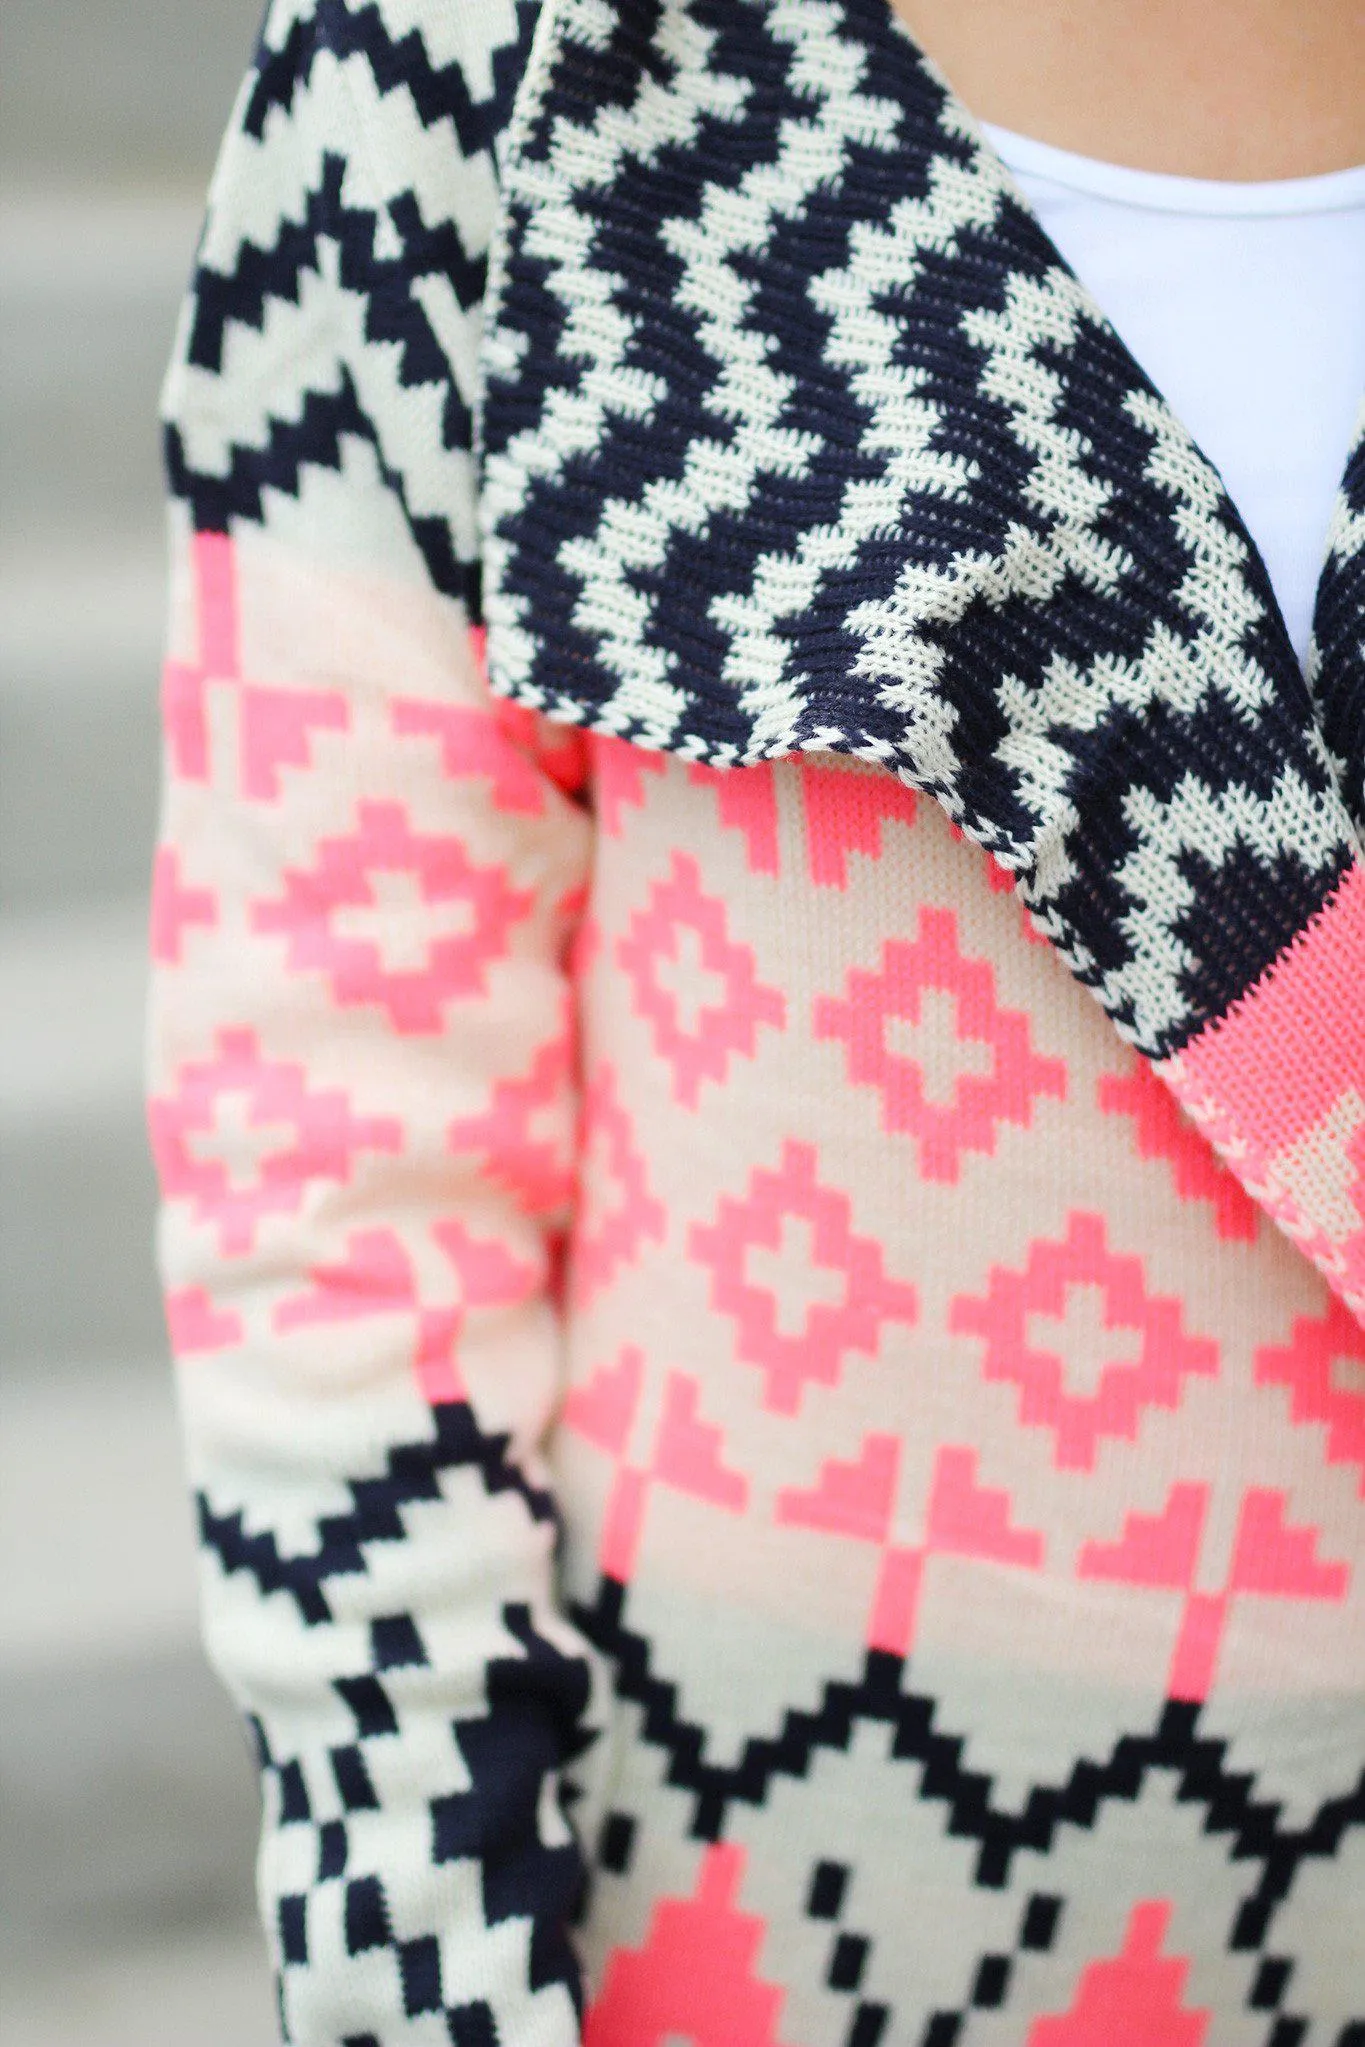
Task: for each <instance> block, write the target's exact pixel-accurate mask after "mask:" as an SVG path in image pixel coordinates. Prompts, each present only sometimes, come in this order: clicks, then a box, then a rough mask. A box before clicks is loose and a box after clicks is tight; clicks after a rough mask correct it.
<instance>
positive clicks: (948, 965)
mask: <svg viewBox="0 0 1365 2047" xmlns="http://www.w3.org/2000/svg"><path fill="white" fill-rule="evenodd" d="M928 989H940V990H941V991H942V992H943V993H944V994H945V995H948V996H950V997H951V998H952V1000H953V1003H954V1005H955V1013H956V1030H957V1037H958V1039H959V1041H961V1042H967V1041H974V1042H975V1043H977V1044H980V1045H984V1046H985V1047H987V1048H988V1050H989V1052H990V1056H991V1070H990V1072H989V1074H977V1073H970V1072H963V1073H961V1074H959V1076H958V1077H957V1080H956V1082H955V1084H954V1086H953V1091H952V1099H951V1100H950V1101H949V1102H947V1103H942V1102H938V1101H935V1100H933V1099H931V1097H930V1094H929V1092H928V1089H927V1088H926V1084H925V1073H924V1068H923V1066H922V1065H921V1064H920V1062H919V1061H918V1060H916V1059H914V1058H909V1057H906V1056H905V1055H903V1054H902V1053H899V1052H895V1051H892V1050H891V1049H890V1048H889V1047H888V1045H887V1042H886V1040H887V1028H888V1023H889V1021H890V1020H891V1019H892V1018H897V1017H899V1018H904V1019H905V1020H906V1021H907V1022H909V1023H911V1024H918V1023H919V1022H920V1021H921V1005H922V1001H923V997H924V994H925V992H926V990H928ZM815 1033H816V1036H817V1037H821V1038H840V1039H842V1040H843V1042H844V1045H845V1047H846V1054H847V1064H848V1076H849V1079H850V1080H851V1081H852V1082H853V1083H854V1084H855V1085H856V1086H858V1087H874V1088H876V1089H878V1090H879V1092H880V1094H881V1097H882V1115H883V1121H884V1123H885V1126H886V1128H887V1129H888V1130H895V1131H904V1132H905V1133H906V1134H907V1135H908V1136H910V1137H912V1138H914V1140H915V1141H916V1143H917V1145H918V1147H919V1163H920V1171H921V1173H922V1174H923V1176H924V1178H925V1179H926V1180H945V1181H950V1182H951V1181H956V1180H957V1179H958V1177H959V1175H960V1173H961V1170H962V1158H963V1154H964V1153H966V1152H980V1153H987V1154H989V1153H992V1152H994V1150H995V1145H996V1133H997V1130H998V1129H999V1126H1000V1125H1001V1124H1002V1123H1013V1124H1017V1125H1019V1126H1021V1127H1022V1128H1025V1129H1027V1128H1028V1126H1029V1125H1030V1124H1031V1122H1032V1120H1033V1104H1034V1102H1035V1100H1037V1098H1038V1097H1039V1096H1050V1097H1052V1098H1053V1099H1054V1100H1057V1101H1061V1100H1063V1099H1064V1098H1065V1096H1066V1083H1067V1074H1066V1063H1065V1061H1064V1060H1061V1059H1048V1058H1043V1057H1040V1055H1039V1054H1038V1053H1036V1052H1035V1051H1034V1050H1033V1045H1032V1037H1031V1032H1030V1028H1029V1020H1028V1018H1027V1016H1025V1015H1024V1013H1023V1012H1022V1011H1021V1010H1014V1009H1001V1008H1000V1006H999V1004H998V1003H997V1002H996V999H995V974H994V971H993V970H992V968H991V965H990V963H989V961H987V960H983V959H969V958H966V957H965V956H964V955H963V953H962V952H961V951H960V950H959V948H958V942H957V918H956V916H955V915H954V913H953V912H952V911H951V910H946V909H937V908H927V907H926V908H921V910H920V914H919V935H918V937H917V938H916V939H915V940H914V942H913V943H907V942H906V941H905V940H903V939H896V938H890V939H888V940H887V941H886V943H885V945H884V946H883V948H882V967H881V972H880V973H875V974H874V973H869V972H868V971H866V969H864V968H862V967H854V968H852V969H851V970H850V972H849V975H848V981H847V994H846V996H845V997H844V998H843V999H842V1000H841V999H839V998H837V997H835V996H830V995H825V996H821V997H820V999H819V1000H818V1001H817V1003H816V1006H815Z"/></svg>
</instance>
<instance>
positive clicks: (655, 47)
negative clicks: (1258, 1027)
mask: <svg viewBox="0 0 1365 2047" xmlns="http://www.w3.org/2000/svg"><path fill="white" fill-rule="evenodd" d="M502 171H503V179H504V197H503V216H502V222H501V227H500V234H499V238H498V240H497V242H496V244H495V250H494V259H493V271H492V276H491V281H490V293H489V301H488V314H487V335H486V344H485V356H484V409H483V417H482V449H481V453H482V463H483V470H482V474H483V503H482V520H483V529H484V542H485V557H484V562H485V606H486V614H487V620H488V626H489V657H490V670H491V674H492V680H493V685H494V687H495V688H496V689H498V690H500V691H502V692H504V693H506V694H509V695H512V696H515V697H518V698H520V699H521V700H522V701H523V702H526V703H528V704H532V705H534V706H536V707H537V708H539V709H542V710H544V711H546V712H547V713H549V714H550V715H551V716H553V717H557V718H562V719H569V720H573V721H576V722H582V723H586V724H589V725H591V726H594V727H596V728H597V729H600V730H603V731H608V732H614V733H618V734H622V735H625V736H627V737H630V738H633V739H636V740H638V741H639V742H640V743H642V744H644V745H646V746H651V747H657V748H663V749H668V750H671V751H674V752H677V753H680V754H682V755H684V756H686V757H687V758H689V759H707V760H710V761H713V762H715V763H718V764H720V765H730V764H735V763H740V762H746V761H753V760H757V759H761V758H770V757H774V756H777V755H782V754H790V753H793V752H796V751H800V750H804V749H833V750H843V751H848V752H851V753H855V754H858V755H861V756H863V757H865V758H867V759H871V760H874V761H878V762H880V763H882V764H884V765H885V766H886V767H887V768H888V769H890V770H892V771H893V772H895V773H897V774H898V775H900V776H901V777H902V778H903V779H905V780H907V781H910V782H912V783H913V784H914V785H915V786H917V787H919V788H921V789H924V790H926V791H928V792H930V793H932V794H933V795H934V796H936V797H937V798H938V799H939V800H940V802H942V804H943V805H944V807H945V809H946V810H947V811H948V813H949V814H950V816H951V817H953V819H954V820H955V821H956V822H958V823H959V824H960V825H961V826H962V828H963V829H964V830H965V831H966V832H967V833H968V834H969V835H970V836H971V837H973V838H975V839H977V840H978V841H980V842H981V843H982V844H983V845H985V846H987V847H988V848H989V849H990V850H991V851H992V852H993V853H994V854H995V855H996V856H997V858H999V859H1000V860H1001V861H1002V862H1003V863H1004V864H1005V865H1007V866H1008V867H1010V868H1012V869H1013V870H1014V871H1015V872H1016V875H1017V877H1018V881H1019V887H1020V891H1021V894H1022V895H1023V896H1024V898H1025V900H1026V901H1027V902H1028V903H1029V905H1030V906H1031V908H1032V909H1033V910H1034V912H1035V914H1036V916H1037V918H1038V921H1039V923H1040V925H1041V927H1042V928H1043V929H1044V930H1045V931H1046V932H1047V934H1048V935H1049V936H1050V937H1051V939H1052V940H1053V942H1054V943H1055V944H1056V945H1057V947H1058V949H1059V950H1060V951H1061V952H1062V954H1063V955H1064V957H1065V958H1066V959H1067V961H1068V963H1069V965H1070V966H1071V968H1072V970H1073V972H1075V973H1076V974H1077V976H1078V977H1079V978H1080V979H1081V980H1082V981H1083V982H1085V983H1086V984H1087V985H1089V986H1091V987H1092V988H1093V989H1094V990H1095V992H1096V994H1097V995H1098V996H1099V999H1100V1000H1101V1001H1102V1002H1103V1003H1104V1005H1105V1007H1106V1009H1107V1010H1108V1011H1109V1013H1110V1015H1111V1017H1112V1018H1113V1020H1114V1022H1115V1024H1116V1026H1117V1027H1118V1028H1119V1029H1120V1031H1121V1032H1122V1033H1123V1034H1124V1035H1125V1036H1126V1037H1127V1038H1129V1039H1130V1040H1131V1041H1132V1042H1134V1043H1135V1044H1136V1045H1137V1046H1138V1047H1139V1048H1140V1049H1141V1050H1143V1051H1144V1052H1146V1053H1148V1054H1149V1055H1150V1056H1152V1057H1155V1058H1164V1057H1167V1056H1169V1055H1171V1054H1173V1053H1176V1052H1179V1051H1180V1050H1181V1048H1182V1047H1184V1046H1186V1045H1188V1044H1189V1043H1190V1042H1191V1041H1192V1040H1193V1039H1194V1038H1195V1036H1196V1035H1197V1034H1198V1033H1199V1032H1200V1031H1201V1030H1203V1029H1204V1028H1205V1027H1206V1026H1207V1025H1209V1024H1210V1022H1211V1021H1213V1020H1216V1019H1218V1018H1219V1017H1221V1016H1222V1015H1224V1014H1225V1013H1226V1012H1227V1010H1228V1009H1229V1007H1230V1006H1231V1005H1232V1004H1233V1003H1234V1002H1235V1001H1236V1000H1237V999H1238V998H1239V997H1240V996H1241V995H1242V994H1243V993H1244V992H1245V991H1246V990H1248V989H1249V988H1251V987H1252V986H1253V985H1254V984H1255V983H1256V982H1257V980H1258V978H1259V977H1260V976H1261V975H1262V974H1263V973H1264V972H1265V971H1266V970H1267V969H1268V968H1269V967H1270V966H1271V964H1272V963H1273V962H1274V961H1275V960H1276V959H1277V958H1278V957H1279V956H1280V954H1281V953H1282V952H1283V951H1284V949H1285V948H1286V947H1287V946H1288V945H1289V944H1290V943H1291V941H1292V940H1293V938H1294V936H1295V934H1296V933H1298V932H1299V931H1301V930H1302V929H1303V928H1304V927H1305V926H1306V925H1307V924H1308V923H1309V922H1310V920H1311V919H1312V918H1313V917H1314V916H1315V914H1316V913H1317V912H1318V911H1320V910H1321V908H1322V906H1323V904H1324V903H1326V902H1327V901H1328V900H1329V898H1330V897H1331V896H1332V893H1333V891H1334V889H1336V888H1337V886H1338V884H1339V883H1340V881H1341V878H1342V876H1343V874H1344V873H1345V872H1346V870H1347V869H1348V867H1349V866H1350V864H1351V862H1352V860H1353V859H1354V858H1355V857H1357V854H1358V843H1357V838H1356V831H1355V827H1354V826H1353V823H1352V820H1351V817H1350V816H1349V814H1348V812H1347V809H1346V807H1345V804H1344V803H1343V798H1342V791H1341V788H1340V786H1339V781H1338V776H1337V773H1336V772H1335V770H1334V767H1333V763H1332V760H1331V758H1330V756H1329V753H1328V749H1327V746H1326V744H1325V742H1324V737H1323V732H1322V730H1321V729H1320V725H1319V719H1318V714H1317V712H1316V711H1315V707H1314V702H1313V699H1312V697H1311V695H1310V692H1309V689H1308V686H1307V684H1306V683H1305V681H1304V678H1303V676H1302V675H1301V673H1300V671H1299V668H1298V664H1297V662H1296V660H1295V657H1294V654H1293V650H1292V648H1291V646H1290V644H1289V641H1288V637H1287V635H1286V633H1285V629H1284V625H1283V622H1282V620H1281V618H1280V616H1279V613H1278V609H1277V607H1276V605H1275V602H1274V599H1273V597H1272V595H1271V592H1270V588H1269V584H1268V581H1267V578H1266V575H1265V571H1264V567H1263V565H1262V564H1261V562H1260V559H1259V557H1258V556H1257V554H1256V551H1255V549H1254V547H1253V546H1252V544H1251V542H1250V540H1249V538H1248V536H1247V534H1246V531H1245V529H1244V527H1243V525H1242V523H1241V521H1240V519H1239V518H1238V515H1237V513H1236V511H1235V509H1234V508H1233V506H1232V505H1231V503H1230V502H1229V500H1228V497H1227V495H1226V492H1225V491H1224V490H1223V487H1222V485H1221V483H1220V481H1219V478H1218V476H1217V474H1216V472H1215V471H1214V470H1213V469H1212V468H1211V466H1210V465H1209V464H1208V463H1207V462H1206V461H1205V460H1204V458H1203V457H1202V456H1201V455H1200V453H1199V452H1198V450H1197V449H1196V448H1195V447H1194V445H1193V443H1192V442H1191V440H1190V438H1189V436H1188V434H1187V433H1186V432H1185V430H1184V429H1183V428H1182V426H1181V425H1180V423H1179V422H1178V420H1177V419H1176V418H1175V417H1174V416H1173V414H1172V413H1171V411H1170V409H1169V408H1168V407H1167V406H1166V405H1165V403H1164V402H1163V400H1162V399H1161V398H1160V396H1159V395H1158V393H1157V392H1156V391H1155V390H1154V389H1153V387H1152V386H1151V384H1150V383H1149V382H1148V380H1147V379H1146V377H1145V376H1144V375H1143V373H1142V371H1141V370H1140V369H1139V368H1138V366H1137V365H1136V364H1135V363H1134V361H1133V360H1132V358H1131V356H1130V355H1129V354H1128V353H1127V351H1126V349H1125V348H1124V347H1123V344H1122V343H1121V342H1120V341H1119V339H1118V337H1117V336H1116V334H1115V333H1114V331H1113V329H1112V328H1111V327H1110V326H1109V325H1108V323H1107V322H1106V321H1105V319H1104V318H1103V316H1102V315H1101V314H1100V312H1099V311H1098V309H1097V308H1096V307H1095V305H1094V304H1093V302H1092V301H1091V300H1090V299H1089V298H1088V296H1087V294H1086V293H1085V291H1084V290H1083V288H1082V287H1081V286H1080V285H1079V284H1078V282H1077V281H1076V279H1075V277H1074V276H1073V275H1072V274H1071V272H1070V271H1069V270H1068V269H1067V267H1066V266H1065V264H1064V263H1063V261H1062V259H1061V258H1060V256H1059V255H1058V253H1057V251H1056V249H1055V248H1054V247H1053V245H1052V244H1051V243H1050V242H1049V240H1048V239H1047V237H1046V236H1045V235H1044V234H1043V232H1042V230H1041V228H1040V227H1039V225H1038V223H1037V222H1036V220H1035V219H1034V218H1033V216H1032V215H1031V213H1030V212H1029V210H1028V209H1027V207H1026V206H1025V204H1024V203H1023V201H1022V199H1021V198H1020V197H1019V195H1018V193H1017V191H1016V189H1015V188H1014V186H1013V184H1012V181H1011V180H1010V177H1009V175H1008V173H1007V172H1006V171H1005V169H1004V167H1003V166H1002V165H1001V164H1000V162H999V160H998V158H996V157H995V155H994V153H993V152H992V151H991V150H990V149H989V147H988V146H987V145H986V144H985V142H984V141H983V139H982V138H981V136H980V134H979V131H978V130H977V129H976V127H975V125H974V124H973V122H972V120H971V118H970V117H969V115H968V114H967V113H966V111H965V110H964V108H963V107H962V106H961V105H960V103H959V102H958V101H957V100H956V99H955V98H954V97H953V95H952V94H951V92H949V90H948V89H947V88H946V86H945V85H944V83H943V81H942V79H941V78H940V77H939V76H938V75H937V74H936V73H935V72H934V71H933V69H932V68H931V67H930V66H929V65H928V64H927V63H926V62H925V61H924V60H923V59H922V58H921V57H920V55H919V54H918V52H917V51H916V50H915V47H914V45H913V44H912V43H911V42H910V40H909V39H908V37H907V36H906V35H905V33H904V32H903V30H902V29H901V28H900V27H899V25H898V24H897V23H896V22H895V20H894V18H893V17H892V15H891V13H890V11H889V7H888V5H887V0H547V5H546V7H545V9H544V12H543V14H542V18H541V21H540V24H539V26H538V30H537V36H536V41H535V44H534V46H533V50H532V54H531V58H530V63H529V67H528V71H527V75H526V78H525V80H524V82H523V86H522V91H521V95H520V98H519V101H518V104H517V107H516V110H515V113H514V116H513V120H512V124H511V128H510V130H509V132H508V135H507V138H506V141H505V146H504V153H503V162H502ZM1347 483H1348V490H1350V491H1351V492H1353V495H1352V496H1351V499H1350V506H1349V507H1348V510H1347V512H1345V513H1343V515H1342V517H1341V518H1340V519H1339V520H1338V525H1337V529H1336V537H1335V554H1334V561H1335V562H1336V564H1337V566H1336V568H1335V569H1334V570H1333V571H1332V572H1331V573H1329V575H1328V576H1326V577H1325V578H1324V605H1323V609H1322V611H1321V614H1320V649H1319V655H1318V661H1317V678H1316V679H1317V688H1318V690H1319V693H1320V695H1321V697H1322V700H1323V703H1324V705H1325V707H1326V708H1325V711H1324V716H1325V717H1326V719H1327V721H1328V723H1329V725H1330V727H1331V730H1332V732H1333V733H1334V735H1335V736H1336V738H1337V741H1338V745H1337V751H1338V753H1339V752H1340V750H1341V745H1342V744H1343V743H1347V742H1349V743H1352V744H1354V745H1355V747H1356V749H1357V757H1358V750H1359V741H1360V725H1361V718H1362V709H1361V699H1362V691H1363V690H1365V683H1363V682H1362V666H1361V661H1362V657H1361V652H1360V647H1359V644H1358V643H1359V641H1360V638H1361V633H1360V602H1359V594H1358V592H1359V580H1360V571H1361V568H1362V566H1365V547H1362V544H1361V543H1362V535H1365V505H1363V504H1362V500H1365V457H1362V454H1361V451H1360V450H1359V449H1358V450H1357V454H1356V459H1355V462H1354V464H1353V469H1352V472H1351V473H1350V474H1349V475H1348V479H1347ZM1352 508H1354V509H1352ZM1352 522H1354V523H1352ZM1334 578H1335V580H1334ZM1338 671H1340V676H1341V678H1342V679H1333V680H1332V681H1330V682H1328V681H1327V678H1328V677H1329V675H1330V676H1332V677H1333V678H1336V677H1337V672H1338ZM1347 676H1349V680H1346V679H1345V678H1346V677H1347ZM1352 720H1354V724H1353V725H1352ZM1348 728H1349V730H1348ZM1355 787H1356V791H1357V795H1358V792H1359V775H1358V773H1357V776H1356V784H1355ZM1359 814H1360V812H1359V809H1358V810H1357V815H1358V816H1359Z"/></svg>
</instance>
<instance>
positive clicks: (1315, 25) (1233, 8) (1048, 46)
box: [892, 0, 1365, 179]
mask: <svg viewBox="0 0 1365 2047" xmlns="http://www.w3.org/2000/svg"><path fill="white" fill-rule="evenodd" d="M892 4H893V5H894V6H895V9H896V12H897V13H898V14H899V15H900V17H901V19H902V20H903V21H904V23H905V25H906V27H907V28H908V29H909V30H910V32H911V34H912V35H913V36H914V37H915V39H916V41H917V42H918V43H919V44H920V46H921V48H922V49H924V50H925V51H927V53H928V54H929V55H930V56H931V57H933V58H934V59H935V60H936V61H937V63H938V64H939V65H940V66H941V68H942V69H943V70H944V71H945V72H946V73H947V75H948V77H949V79H950V80H951V82H952V84H953V86H954V87H955V89H956V90H957V92H958V94H959V95H960V97H961V98H962V99H963V100H964V101H965V102H966V104H967V105H968V106H969V107H970V108H971V110H972V112H973V113H974V114H976V115H977V116H978V118H980V119H981V120H985V121H993V122H995V123H997V124H998V125H999V126H1000V127H1003V128H1012V129H1014V130H1015V131H1016V133H1018V134H1021V135H1032V136H1034V137H1036V138H1037V139H1038V140H1039V141H1042V142H1050V143H1053V144H1054V145H1055V146H1056V147H1058V148H1061V149H1071V150H1076V151H1078V152H1079V153H1080V154H1081V155H1083V156H1094V157H1101V158H1103V159H1105V160H1107V161H1108V162H1110V163H1122V164H1131V165H1133V166H1135V167H1136V168H1138V169H1140V170H1150V171H1169V172H1174V173H1175V174H1177V175H1179V176H1183V177H1192V178H1229V179H1259V178H1297V177H1312V176H1314V175H1316V174H1317V173H1319V172H1322V171H1335V170H1344V169H1346V168H1347V167H1348V166H1350V165H1353V164H1360V163H1365V0H892Z"/></svg>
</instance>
